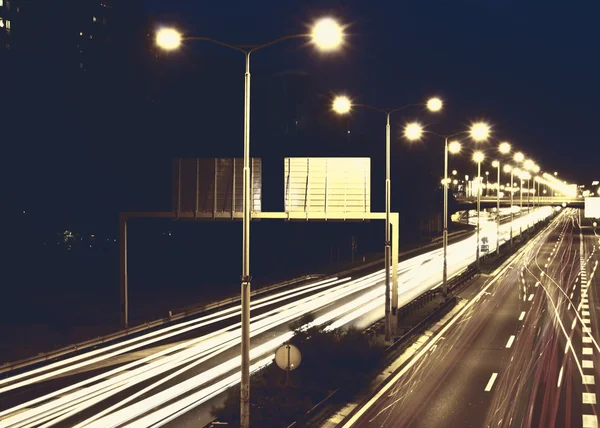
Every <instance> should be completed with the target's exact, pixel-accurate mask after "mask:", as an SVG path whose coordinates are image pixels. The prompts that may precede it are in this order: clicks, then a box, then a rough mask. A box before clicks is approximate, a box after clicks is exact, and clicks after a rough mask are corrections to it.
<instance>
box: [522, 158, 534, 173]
mask: <svg viewBox="0 0 600 428" xmlns="http://www.w3.org/2000/svg"><path fill="white" fill-rule="evenodd" d="M533 165H534V163H533V161H532V160H531V159H527V160H526V161H525V163H524V164H523V167H524V168H525V169H526V170H527V171H531V170H533Z"/></svg>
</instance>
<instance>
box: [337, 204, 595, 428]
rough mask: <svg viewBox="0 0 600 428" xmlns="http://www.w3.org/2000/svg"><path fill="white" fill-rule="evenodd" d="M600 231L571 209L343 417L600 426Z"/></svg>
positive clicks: (376, 423) (382, 421)
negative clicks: (584, 228)
mask: <svg viewBox="0 0 600 428" xmlns="http://www.w3.org/2000/svg"><path fill="white" fill-rule="evenodd" d="M599 245H600V240H599V239H598V237H597V236H595V235H594V234H593V232H590V233H589V234H586V235H582V234H580V229H579V226H578V214H577V211H576V210H567V211H566V212H564V213H563V215H561V216H559V217H558V218H557V219H555V221H554V222H553V223H552V224H551V226H550V227H549V228H548V229H547V230H546V231H545V232H543V233H542V234H541V235H539V236H538V237H537V238H536V240H535V241H534V242H533V243H531V244H530V245H528V248H527V250H526V251H525V252H523V254H522V255H520V256H518V257H517V258H515V259H514V260H513V262H512V263H511V265H510V266H509V267H507V268H505V269H504V270H503V271H502V272H501V274H499V275H497V276H495V277H488V278H483V279H482V280H481V281H482V284H481V290H475V291H474V290H469V291H468V292H467V293H466V294H465V295H464V296H463V297H465V298H467V299H469V303H468V304H467V305H466V306H465V307H464V308H463V309H461V310H460V311H459V312H458V313H457V314H456V316H455V317H453V318H452V319H451V321H449V324H448V325H446V326H445V327H444V329H442V330H441V331H440V333H439V334H438V335H436V336H434V337H433V338H432V339H431V340H430V341H429V342H428V343H427V344H426V345H424V347H423V348H422V349H421V351H420V352H418V353H417V354H415V356H414V357H413V358H412V359H411V360H410V361H409V362H408V363H407V364H406V365H405V366H404V367H403V368H402V369H401V370H400V371H399V372H398V373H397V374H396V375H395V376H394V378H393V379H392V381H391V382H390V383H388V384H387V385H386V386H385V387H384V388H383V389H382V390H381V391H379V392H378V393H377V394H376V395H375V396H374V397H372V398H371V399H370V400H369V401H368V402H367V403H366V405H365V406H363V407H362V408H360V409H359V410H358V412H357V413H355V414H354V416H353V417H352V418H351V419H350V420H348V421H345V422H344V423H343V424H342V425H343V426H344V427H350V426H356V427H363V426H365V427H366V426H373V427H411V428H412V427H478V428H479V427H596V426H597V423H598V421H597V410H598V408H597V404H596V403H597V394H598V393H599V392H600V391H598V387H597V385H598V384H599V383H600V382H599V381H600V378H599V377H598V358H597V356H598V355H599V354H600V348H599V347H598V341H600V335H599V334H598V327H599V324H598V323H599V319H598V308H599V307H600V306H599V305H600V299H599V298H598V296H596V293H597V288H596V287H597V280H596V276H595V273H596V268H597V266H598V247H599Z"/></svg>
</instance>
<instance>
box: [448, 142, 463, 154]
mask: <svg viewBox="0 0 600 428" xmlns="http://www.w3.org/2000/svg"><path fill="white" fill-rule="evenodd" d="M461 149H462V145H461V144H460V142H459V141H450V144H448V151H449V152H450V153H453V154H456V153H460V150H461Z"/></svg>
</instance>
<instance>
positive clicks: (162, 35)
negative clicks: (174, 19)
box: [156, 28, 181, 51]
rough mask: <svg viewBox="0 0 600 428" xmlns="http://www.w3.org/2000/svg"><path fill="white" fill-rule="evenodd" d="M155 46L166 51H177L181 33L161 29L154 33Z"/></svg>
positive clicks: (171, 29) (170, 29)
mask: <svg viewBox="0 0 600 428" xmlns="http://www.w3.org/2000/svg"><path fill="white" fill-rule="evenodd" d="M156 45H157V46H158V47H160V48H162V49H164V50H167V51H172V50H174V49H177V48H179V46H180V45H181V33H180V32H179V31H177V30H175V29H174V28H161V29H160V30H158V32H157V33H156Z"/></svg>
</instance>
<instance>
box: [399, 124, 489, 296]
mask: <svg viewBox="0 0 600 428" xmlns="http://www.w3.org/2000/svg"><path fill="white" fill-rule="evenodd" d="M424 133H426V134H432V135H435V136H437V137H440V138H443V139H444V179H443V185H444V214H443V216H444V231H443V235H442V242H443V248H444V262H443V263H444V264H443V268H442V292H443V294H444V296H447V295H448V184H449V178H448V153H459V152H460V150H461V143H460V141H450V139H452V138H454V137H457V136H459V135H463V134H469V136H470V138H471V139H472V140H474V141H476V142H482V141H486V140H487V139H488V137H489V134H490V127H489V125H487V124H486V123H483V122H478V123H474V124H473V125H471V128H470V129H469V130H468V131H462V132H457V133H455V134H452V135H441V134H437V133H435V132H432V131H427V130H424V129H423V127H422V126H421V125H420V124H418V123H416V122H415V123H409V124H407V125H406V127H405V128H404V137H405V138H406V139H407V140H409V141H415V140H419V139H421V138H422V136H423V134H424ZM453 173H454V171H453ZM465 178H466V180H468V179H469V177H468V176H466V177H465Z"/></svg>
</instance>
